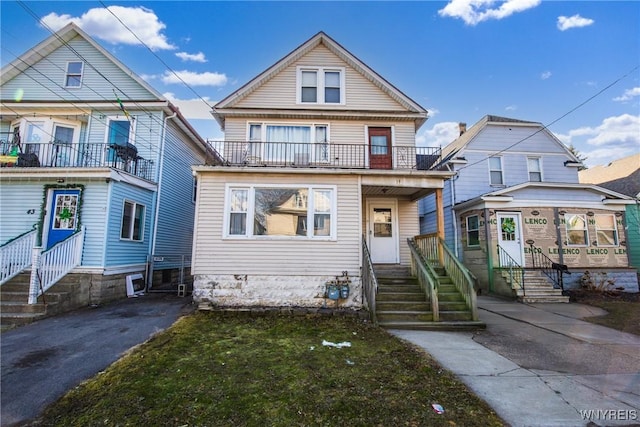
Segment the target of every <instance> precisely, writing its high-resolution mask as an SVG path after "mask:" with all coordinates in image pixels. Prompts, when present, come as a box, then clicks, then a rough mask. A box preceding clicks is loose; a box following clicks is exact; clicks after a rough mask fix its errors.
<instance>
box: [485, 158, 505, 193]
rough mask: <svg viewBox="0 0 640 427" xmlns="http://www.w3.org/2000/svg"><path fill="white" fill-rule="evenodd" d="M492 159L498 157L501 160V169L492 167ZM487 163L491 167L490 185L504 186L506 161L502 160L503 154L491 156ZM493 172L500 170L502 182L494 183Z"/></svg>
mask: <svg viewBox="0 0 640 427" xmlns="http://www.w3.org/2000/svg"><path fill="white" fill-rule="evenodd" d="M491 159H498V160H499V161H500V169H492V167H491ZM487 165H488V167H489V185H490V186H492V187H504V186H505V183H504V162H503V161H502V156H491V157H489V159H488V160H487ZM492 172H500V180H501V181H502V182H500V183H494V182H493V178H492Z"/></svg>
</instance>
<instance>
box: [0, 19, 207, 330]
mask: <svg viewBox="0 0 640 427" xmlns="http://www.w3.org/2000/svg"><path fill="white" fill-rule="evenodd" d="M1 73H2V75H1V97H2V99H1V116H0V166H2V167H0V244H1V245H2V247H1V249H2V256H1V258H2V265H1V268H2V270H1V272H0V283H2V284H3V286H2V288H1V290H2V302H3V303H4V302H5V301H10V300H12V299H16V300H24V302H26V299H27V297H26V296H25V295H24V294H25V293H26V292H27V289H30V290H29V294H30V295H29V300H30V301H31V302H32V303H34V302H36V299H37V298H38V297H39V295H40V294H42V292H43V291H47V288H48V287H50V286H53V285H54V284H55V283H56V282H57V283H58V284H57V285H56V286H54V287H53V288H52V289H51V290H49V291H47V292H46V294H45V298H46V296H47V294H52V295H53V294H55V293H57V294H60V295H62V292H56V291H61V290H64V291H65V292H66V294H65V295H62V296H63V297H64V298H63V299H65V298H66V303H64V304H61V306H64V305H65V304H66V306H67V307H71V306H77V305H88V304H99V303H102V302H104V301H108V300H111V299H115V298H119V297H123V296H126V295H127V292H126V282H127V277H129V280H130V285H132V286H133V287H135V286H137V285H139V284H140V283H142V280H141V279H138V280H136V278H139V277H140V276H136V275H135V274H138V273H139V274H140V275H142V276H143V279H145V280H146V282H147V284H149V283H150V282H152V280H151V279H152V276H150V275H149V273H148V271H147V269H148V266H149V261H150V260H151V261H152V260H154V259H155V260H156V261H157V262H156V270H160V269H166V271H165V273H164V274H162V273H158V274H157V276H156V280H154V281H153V286H157V285H159V284H160V282H162V281H163V279H164V281H170V280H171V273H170V272H171V271H172V270H175V269H176V268H179V267H181V266H183V265H184V264H183V262H184V260H185V259H187V263H188V257H190V255H191V246H192V240H193V217H194V206H195V200H194V195H195V192H194V178H193V175H192V172H191V166H192V165H195V164H204V163H206V162H207V161H209V160H211V159H212V156H211V153H212V152H213V151H212V150H211V148H209V146H208V144H207V143H206V142H205V141H204V140H203V139H202V138H201V137H200V136H199V135H198V134H197V132H196V131H195V130H194V129H193V128H192V127H191V126H190V124H189V123H188V122H187V121H186V119H185V118H184V117H183V116H182V115H181V113H180V111H179V110H178V109H177V108H176V107H175V106H174V105H172V104H171V103H170V102H169V101H167V100H166V99H165V98H164V97H163V96H162V95H160V94H159V93H158V92H156V91H155V90H154V89H153V88H152V87H151V86H150V85H148V84H147V83H146V82H145V81H144V80H142V79H141V78H140V77H138V76H137V75H136V74H134V73H133V72H132V71H131V70H129V69H128V68H127V67H126V66H125V65H123V64H122V63H121V62H120V61H118V60H117V59H116V58H115V57H113V56H112V55H111V54H110V53H109V52H107V51H106V50H105V49H103V48H102V47H101V46H100V45H99V44H97V43H96V42H95V41H94V40H92V39H91V38H90V37H88V36H87V34H85V33H84V32H83V31H82V30H81V29H80V28H78V27H77V26H75V25H74V24H69V25H67V26H66V27H64V28H63V29H61V30H60V31H58V32H57V33H56V34H54V35H52V36H51V37H49V38H47V39H46V40H44V41H43V42H42V43H40V44H38V45H37V46H35V47H34V48H33V49H30V50H29V51H28V52H27V53H25V54H24V55H22V56H21V57H19V58H17V59H16V60H14V61H13V62H11V63H10V64H8V65H7V66H5V67H4V68H3V69H2V71H1ZM34 248H35V249H34ZM163 262H164V264H163ZM183 271H184V270H183ZM20 272H23V274H19V273H20ZM24 272H26V273H24ZM27 273H28V274H27ZM16 275H18V276H16ZM14 276H16V277H15V278H14ZM24 276H27V277H28V278H29V279H24ZM21 277H22V279H21ZM132 279H133V280H132ZM26 282H29V283H26ZM20 293H22V295H18V294H20ZM60 295H57V296H56V297H55V298H54V297H53V296H52V297H50V298H49V300H48V301H47V303H48V304H47V305H48V306H49V307H48V308H49V310H51V309H52V306H53V302H55V301H56V299H57V298H59V297H61V296H60ZM39 298H40V300H42V297H41V296H40V297H39ZM14 305H17V304H14ZM10 311H13V309H12V308H9V307H5V306H3V310H2V316H3V319H5V317H6V316H8V315H9V314H10V313H9V312H10ZM16 311H17V309H16ZM32 311H33V310H32ZM14 317H16V316H14Z"/></svg>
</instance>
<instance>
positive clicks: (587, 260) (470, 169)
mask: <svg viewBox="0 0 640 427" xmlns="http://www.w3.org/2000/svg"><path fill="white" fill-rule="evenodd" d="M580 165H581V163H580V161H579V160H578V159H577V158H576V157H575V156H574V155H573V154H572V153H571V152H570V151H569V150H568V148H567V147H566V146H565V145H564V144H562V143H561V142H560V141H559V140H558V139H557V138H556V137H555V136H554V135H553V133H551V132H550V131H549V130H548V129H547V128H546V127H544V126H543V125H542V124H540V123H536V122H529V121H523V120H515V119H508V118H504V117H497V116H490V115H488V116H485V117H483V118H482V119H481V120H480V121H479V122H477V123H476V124H474V125H473V126H472V127H471V128H469V129H468V130H467V129H466V125H464V124H461V125H460V136H459V137H458V138H457V139H456V140H455V141H453V142H452V143H451V144H449V145H448V146H446V147H444V148H443V149H442V160H441V164H440V168H442V169H446V170H451V171H454V172H456V175H455V176H454V177H453V178H451V179H450V180H449V181H446V182H445V187H444V189H443V205H444V218H445V230H446V232H445V235H446V240H447V244H448V245H449V246H450V247H451V248H453V250H454V252H455V253H456V255H457V256H458V257H459V258H460V259H461V260H462V261H463V262H464V264H465V265H466V266H467V268H469V269H470V270H471V271H472V272H473V273H474V274H475V276H476V278H477V286H478V288H479V290H480V292H483V291H484V292H490V293H496V294H502V295H505V296H517V297H518V298H520V299H522V300H528V301H567V300H568V299H567V297H566V296H563V295H562V292H561V291H562V290H566V289H568V288H572V287H576V286H579V285H580V280H581V279H586V278H587V277H586V276H585V272H586V271H589V275H590V276H591V277H592V278H597V280H601V279H603V278H604V279H611V280H612V282H614V284H613V286H615V287H622V288H624V289H625V290H627V291H631V292H637V291H638V281H637V276H636V271H635V269H632V268H630V267H629V265H630V264H629V260H628V250H627V246H626V245H627V241H628V239H627V238H626V236H625V230H626V227H625V223H626V214H625V207H626V206H627V205H629V204H633V203H634V201H633V200H632V198H630V197H628V196H625V195H622V194H620V193H617V192H614V191H611V190H608V189H605V188H602V187H598V186H596V185H593V184H580V183H579V180H578V167H579V166H580ZM435 206H436V203H435V198H434V197H433V196H427V197H426V198H424V199H422V200H421V201H420V205H419V212H420V227H421V232H422V233H424V234H428V233H432V232H434V231H435V230H434V229H433V224H434V223H435V218H436V217H435V214H434V213H435ZM562 266H566V267H562ZM563 268H565V269H566V270H568V272H570V273H571V274H570V275H568V274H561V270H562V269H563Z"/></svg>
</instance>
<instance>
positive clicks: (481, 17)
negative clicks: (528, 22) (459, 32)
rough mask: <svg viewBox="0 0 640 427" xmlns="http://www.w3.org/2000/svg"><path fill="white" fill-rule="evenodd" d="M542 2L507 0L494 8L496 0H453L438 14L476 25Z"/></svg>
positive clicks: (535, 0)
mask: <svg viewBox="0 0 640 427" xmlns="http://www.w3.org/2000/svg"><path fill="white" fill-rule="evenodd" d="M540 2H541V0H506V1H504V2H501V3H500V7H498V8H492V6H493V5H494V4H495V1H494V0H451V1H450V2H449V3H448V4H447V5H446V6H445V7H444V8H443V9H440V10H439V11H438V14H439V15H440V16H443V17H451V18H459V19H462V20H463V21H464V22H465V24H467V25H476V24H478V23H480V22H483V21H488V20H490V19H503V18H506V17H508V16H511V15H513V14H514V13H518V12H522V11H525V10H527V9H531V8H533V7H536V6H538V5H539V4H540Z"/></svg>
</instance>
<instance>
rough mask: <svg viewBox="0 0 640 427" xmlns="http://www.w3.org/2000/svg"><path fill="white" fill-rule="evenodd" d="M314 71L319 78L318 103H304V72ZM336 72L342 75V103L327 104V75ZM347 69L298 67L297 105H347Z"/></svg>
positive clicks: (317, 86)
mask: <svg viewBox="0 0 640 427" xmlns="http://www.w3.org/2000/svg"><path fill="white" fill-rule="evenodd" d="M303 71H313V72H316V73H317V74H316V76H317V85H316V90H317V94H316V95H317V96H316V102H303V101H302V72H303ZM326 72H335V73H340V102H325V99H324V98H325V97H324V90H325V78H324V77H325V73H326ZM345 73H346V68H345V67H306V66H298V67H297V68H296V104H300V105H345V104H346V98H347V96H346V84H345V82H346V78H345Z"/></svg>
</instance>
